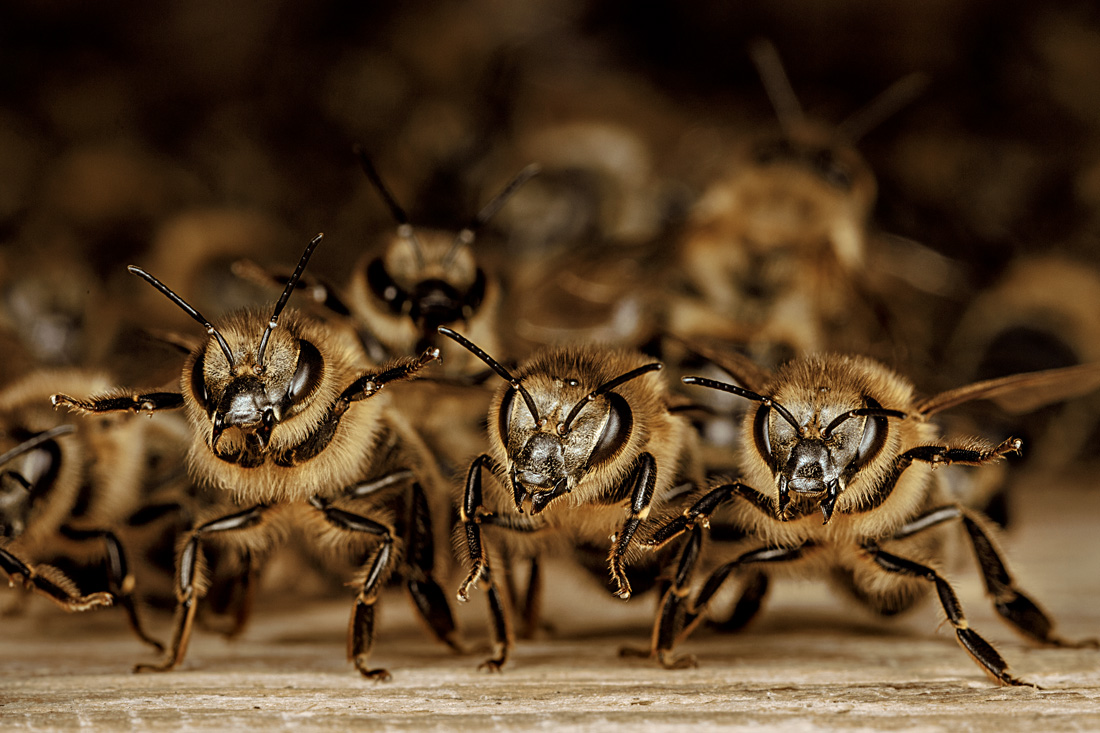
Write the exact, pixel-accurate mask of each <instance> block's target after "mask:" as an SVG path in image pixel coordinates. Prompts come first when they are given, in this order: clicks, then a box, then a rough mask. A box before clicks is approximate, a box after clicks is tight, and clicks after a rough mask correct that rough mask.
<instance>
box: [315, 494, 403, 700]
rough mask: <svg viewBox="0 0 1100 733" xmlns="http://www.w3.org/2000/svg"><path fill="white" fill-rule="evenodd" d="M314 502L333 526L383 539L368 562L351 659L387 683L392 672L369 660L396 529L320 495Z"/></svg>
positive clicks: (351, 630) (352, 630)
mask: <svg viewBox="0 0 1100 733" xmlns="http://www.w3.org/2000/svg"><path fill="white" fill-rule="evenodd" d="M310 504H312V505H313V506H314V507H316V508H317V509H319V510H320V511H321V512H322V513H323V514H324V515H325V519H327V520H328V521H329V523H330V524H332V525H333V526H335V527H338V528H340V529H343V530H345V531H348V532H354V533H365V534H369V535H373V536H376V537H378V538H379V539H380V540H381V543H380V544H379V546H378V549H377V550H376V551H375V553H374V557H373V558H371V560H370V561H369V562H368V563H366V567H367V574H366V577H365V578H364V579H363V585H362V587H361V588H360V590H359V595H357V596H356V597H355V608H354V610H353V611H352V615H351V621H350V623H349V626H348V659H349V660H350V661H352V662H354V663H355V668H356V669H358V670H359V672H360V673H361V674H362V675H363V676H364V677H366V678H367V679H372V680H376V681H378V682H386V681H388V680H390V679H391V678H392V675H391V674H390V673H389V671H388V670H386V669H383V668H381V667H378V668H373V669H372V668H371V667H369V666H368V665H367V659H368V657H369V656H370V651H371V647H372V646H373V645H374V625H375V608H376V606H377V601H378V592H379V591H380V590H381V588H382V587H383V585H384V584H385V582H386V579H387V578H389V576H390V573H391V572H392V571H393V564H392V563H391V559H392V557H393V541H394V538H393V532H392V531H391V530H390V528H389V527H387V526H386V525H384V524H382V523H380V522H376V521H374V520H373V519H368V518H367V517H363V516H360V515H358V514H352V513H351V512H347V511H344V510H343V509H339V508H337V507H334V506H332V505H331V504H329V503H328V501H327V500H325V499H322V498H320V497H316V496H315V497H313V498H312V499H310Z"/></svg>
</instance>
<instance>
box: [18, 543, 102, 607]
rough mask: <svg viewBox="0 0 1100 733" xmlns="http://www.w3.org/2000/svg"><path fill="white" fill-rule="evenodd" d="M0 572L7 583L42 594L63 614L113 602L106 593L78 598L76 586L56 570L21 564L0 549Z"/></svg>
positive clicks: (43, 566)
mask: <svg viewBox="0 0 1100 733" xmlns="http://www.w3.org/2000/svg"><path fill="white" fill-rule="evenodd" d="M0 570H3V571H4V572H5V573H6V574H7V576H8V578H9V579H10V580H11V582H13V583H15V582H18V583H19V584H20V585H22V586H23V587H24V588H27V589H28V590H32V591H35V592H36V593H39V594H41V595H44V596H45V597H47V598H49V599H50V600H51V601H53V602H54V603H56V604H57V605H58V606H60V607H61V608H63V609H65V610H66V611H87V610H90V609H93V608H98V607H101V606H110V605H111V604H112V603H113V602H114V596H112V595H111V594H110V593H105V592H104V593H90V594H88V595H82V594H81V593H80V591H79V590H78V589H77V587H76V584H75V583H73V581H72V580H70V579H69V578H68V577H67V576H65V574H64V573H62V572H61V571H60V570H58V569H57V568H54V567H51V566H49V565H39V566H34V565H31V564H28V563H25V562H23V561H22V560H21V559H19V558H18V557H16V556H15V555H13V554H12V553H10V552H8V551H7V550H4V549H0Z"/></svg>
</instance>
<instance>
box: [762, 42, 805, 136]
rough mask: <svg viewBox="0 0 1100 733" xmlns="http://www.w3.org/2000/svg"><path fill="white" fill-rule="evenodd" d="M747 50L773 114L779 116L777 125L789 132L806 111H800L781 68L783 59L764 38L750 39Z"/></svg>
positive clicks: (795, 97) (803, 116) (789, 81)
mask: <svg viewBox="0 0 1100 733" xmlns="http://www.w3.org/2000/svg"><path fill="white" fill-rule="evenodd" d="M748 51H749V58H750V59H752V63H753V66H755V67H756V73H757V74H759V75H760V81H761V82H762V83H763V84H764V91H765V92H766V93H767V95H768V99H769V100H771V103H772V108H773V109H774V110H775V116H776V117H778V118H779V126H780V127H782V128H783V131H784V132H787V133H789V132H790V131H791V129H792V128H793V127H794V126H795V125H797V124H798V123H799V122H802V121H803V120H804V119H805V118H806V113H805V112H803V111H802V104H801V103H800V102H799V101H798V97H797V96H795V93H794V88H793V87H792V86H791V80H790V78H788V77H787V72H786V71H785V70H784V69H783V60H782V59H781V58H779V52H778V51H777V50H776V48H775V44H773V43H772V42H771V41H769V40H768V39H766V38H757V39H755V40H753V41H750V42H749V47H748Z"/></svg>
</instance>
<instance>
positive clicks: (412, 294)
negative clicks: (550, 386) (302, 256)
mask: <svg viewBox="0 0 1100 733" xmlns="http://www.w3.org/2000/svg"><path fill="white" fill-rule="evenodd" d="M356 153H357V154H358V156H359V160H360V163H361V164H362V166H363V171H364V172H365V173H366V174H367V178H368V179H370V181H371V183H372V184H373V185H374V187H375V188H376V189H377V190H378V193H379V195H380V196H381V197H382V198H383V200H384V201H385V202H386V205H387V206H388V207H389V209H390V213H391V214H392V215H393V218H394V219H395V220H396V221H397V224H398V227H397V232H396V234H395V235H394V236H393V237H391V238H390V239H389V241H388V242H387V244H386V247H385V250H384V252H383V254H382V255H381V256H378V257H374V258H372V259H369V260H368V261H367V263H366V266H365V269H364V272H362V273H359V274H357V277H361V279H362V282H360V283H359V285H358V287H359V289H360V290H365V291H366V292H365V293H364V294H363V295H362V296H361V299H366V300H367V301H368V302H367V303H365V304H361V306H365V308H363V307H361V310H362V315H363V316H364V318H365V320H366V321H367V323H366V325H367V326H368V328H370V329H371V331H372V332H373V333H374V334H375V336H377V337H378V338H379V340H380V341H382V343H383V345H384V346H386V347H387V348H388V349H389V350H391V351H395V352H398V353H400V352H402V351H409V350H412V351H423V350H424V349H426V348H429V347H431V346H435V345H436V342H437V341H438V334H437V331H436V329H437V328H438V327H439V326H444V325H454V324H458V323H469V322H470V321H471V320H473V319H474V318H476V317H477V316H478V315H479V313H481V311H482V310H483V305H485V304H486V300H487V299H488V298H490V297H495V293H493V294H490V293H489V290H490V288H495V287H496V283H495V282H494V283H490V281H489V278H488V277H487V275H486V273H485V270H483V269H482V268H481V266H480V265H479V264H478V260H477V258H476V256H475V254H474V252H473V249H472V246H471V245H472V244H473V243H474V240H475V239H476V237H477V232H478V231H479V230H480V229H481V228H482V227H483V226H484V225H485V224H486V223H487V222H488V221H489V219H491V218H492V217H493V215H494V214H496V212H497V211H498V210H499V209H500V207H501V206H503V205H504V203H505V202H506V201H507V200H508V198H509V197H510V196H511V195H512V193H513V192H514V191H515V190H516V189H517V188H519V187H520V186H521V185H523V183H525V182H526V181H527V180H528V179H530V178H531V177H532V176H534V175H535V174H536V173H538V168H537V167H536V166H528V167H527V168H525V169H523V170H522V171H520V173H519V174H518V175H517V176H516V177H515V178H513V179H512V181H511V182H510V183H509V184H508V185H507V186H505V188H504V189H503V190H502V191H501V192H500V193H499V194H497V196H496V197H494V198H493V199H492V200H491V201H490V202H489V203H488V204H487V205H486V206H485V207H484V208H483V209H482V210H481V211H480V212H479V213H478V214H477V216H476V217H474V219H473V220H472V221H471V222H470V223H469V224H468V225H467V226H465V227H463V228H462V229H460V230H459V231H458V233H457V234H455V233H450V232H446V231H439V230H428V229H425V230H418V229H414V228H413V226H412V224H411V223H410V221H409V217H408V215H407V214H406V213H405V210H404V209H403V208H402V207H401V206H400V205H399V204H398V203H397V201H396V199H394V197H393V195H392V194H391V193H390V191H389V189H387V188H386V186H385V184H384V183H383V182H382V179H381V177H380V176H379V175H378V171H377V170H376V169H375V167H374V164H373V163H372V162H371V160H370V158H369V157H368V156H367V154H366V153H365V152H364V151H363V149H362V148H359V147H358V146H357V147H356ZM364 283H365V288H364V287H363V284H364ZM353 287H356V286H355V285H354V284H353ZM494 316H495V314H489V317H490V318H492V317H494Z"/></svg>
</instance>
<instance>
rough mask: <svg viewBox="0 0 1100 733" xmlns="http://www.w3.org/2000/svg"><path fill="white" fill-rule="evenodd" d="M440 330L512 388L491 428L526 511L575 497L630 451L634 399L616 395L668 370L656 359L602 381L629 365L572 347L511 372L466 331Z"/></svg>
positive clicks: (495, 410) (502, 396) (498, 404)
mask: <svg viewBox="0 0 1100 733" xmlns="http://www.w3.org/2000/svg"><path fill="white" fill-rule="evenodd" d="M440 333H442V334H444V335H446V336H448V337H450V338H452V339H454V340H455V341H456V342H458V343H459V344H461V345H462V346H464V347H465V348H467V349H469V350H470V351H471V352H472V353H474V354H475V355H477V356H478V357H479V358H481V359H482V360H483V361H484V362H485V363H486V364H488V365H489V366H490V367H491V368H492V369H493V370H494V371H495V372H497V374H499V375H500V376H501V377H503V378H504V379H505V380H506V381H507V382H508V383H509V384H508V386H507V387H505V388H503V389H502V391H501V392H500V393H498V395H497V399H496V401H495V402H494V403H493V407H492V409H491V410H490V419H489V430H490V434H491V435H492V436H493V437H495V438H496V441H495V443H496V446H495V447H496V448H497V449H499V452H500V453H502V455H503V458H504V460H503V461H502V463H503V464H505V466H506V470H507V473H508V480H509V482H510V483H511V488H512V493H513V499H514V501H515V506H516V510H517V511H519V512H523V511H524V507H525V506H527V505H529V506H530V512H531V514H539V513H540V512H542V511H543V510H544V509H546V507H547V506H548V505H549V504H550V503H551V502H552V501H554V500H555V499H557V498H559V497H561V496H565V495H566V494H571V493H573V491H574V490H575V489H577V488H578V486H580V485H581V484H582V483H583V482H584V481H585V479H586V478H587V477H588V476H590V475H591V474H592V473H593V472H595V471H597V470H602V469H606V468H608V467H609V466H610V465H612V464H613V463H615V462H616V461H617V459H619V458H621V457H622V456H624V455H625V454H626V453H627V452H628V450H627V447H628V444H629V443H630V442H631V440H632V438H634V434H635V417H634V412H633V410H632V409H631V405H630V401H629V399H628V398H627V397H625V396H624V395H622V394H619V393H617V392H615V391H614V390H615V389H617V388H618V387H621V386H622V385H624V384H626V383H627V382H630V381H631V380H634V379H636V378H638V377H641V376H642V375H644V374H647V373H649V372H652V371H657V370H659V369H661V368H662V365H661V364H660V363H656V362H654V363H649V364H643V365H641V366H635V367H634V368H627V371H624V372H621V373H616V374H614V376H611V377H610V378H608V379H603V377H604V376H606V375H608V374H609V373H610V372H617V371H618V364H619V363H622V362H625V361H626V360H625V359H621V358H617V357H618V355H617V354H614V353H613V354H612V355H609V354H607V353H601V352H598V351H596V350H581V349H568V348H566V349H549V350H545V351H543V352H540V353H539V354H537V355H535V356H534V357H533V358H532V359H530V360H529V361H527V362H526V363H525V364H524V365H522V366H521V367H520V368H519V369H518V370H517V371H516V373H515V375H513V374H512V373H510V372H508V370H506V369H505V368H504V367H503V366H501V365H500V364H499V363H498V362H497V361H496V360H495V359H493V358H492V357H491V356H489V355H488V354H486V353H485V352H484V351H482V350H481V349H480V348H478V347H477V346H475V345H474V344H473V343H471V342H469V341H468V340H467V339H465V338H464V337H463V336H461V335H460V334H458V333H455V332H454V331H451V330H450V329H446V328H441V329H440ZM593 376H596V377H597V380H599V381H594V379H593ZM517 396H518V397H519V399H516V398H517Z"/></svg>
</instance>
